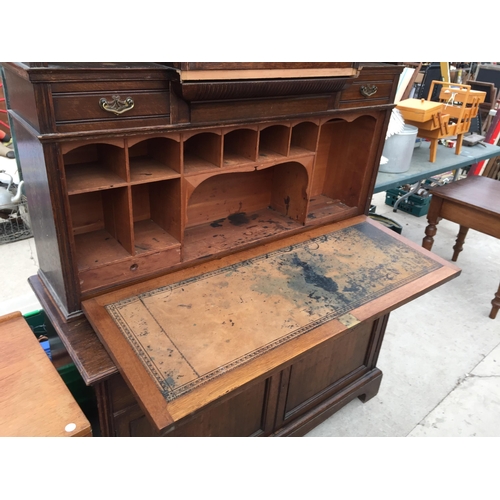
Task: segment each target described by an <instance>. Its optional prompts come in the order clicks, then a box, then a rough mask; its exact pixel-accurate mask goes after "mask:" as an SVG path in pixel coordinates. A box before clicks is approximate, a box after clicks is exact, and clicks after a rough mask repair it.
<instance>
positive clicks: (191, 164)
mask: <svg viewBox="0 0 500 500" xmlns="http://www.w3.org/2000/svg"><path fill="white" fill-rule="evenodd" d="M221 140H222V138H221V136H220V135H219V134H215V133H212V132H203V133H200V134H196V135H194V136H192V137H190V138H189V139H185V140H184V143H183V147H184V173H185V174H196V173H199V172H203V171H206V170H212V169H214V168H220V166H221V156H222V144H221Z"/></svg>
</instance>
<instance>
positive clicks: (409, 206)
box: [385, 189, 432, 217]
mask: <svg viewBox="0 0 500 500" xmlns="http://www.w3.org/2000/svg"><path fill="white" fill-rule="evenodd" d="M405 194H408V193H407V191H405V190H403V189H388V190H387V191H386V193H385V204H386V205H389V206H391V207H393V206H394V205H395V204H396V202H397V201H398V200H399V198H401V196H404V195H405ZM431 198H432V195H429V196H425V197H424V196H419V195H417V194H411V195H410V196H409V197H408V198H407V199H406V200H403V201H402V202H401V203H399V205H398V210H401V211H402V212H406V213H407V214H411V215H414V216H415V217H421V216H422V215H426V214H427V212H428V211H429V205H430V203H431Z"/></svg>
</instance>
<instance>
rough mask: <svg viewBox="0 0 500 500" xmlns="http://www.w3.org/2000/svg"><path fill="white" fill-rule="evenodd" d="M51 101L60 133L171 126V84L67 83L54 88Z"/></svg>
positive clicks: (160, 82) (134, 82) (159, 82)
mask: <svg viewBox="0 0 500 500" xmlns="http://www.w3.org/2000/svg"><path fill="white" fill-rule="evenodd" d="M138 86H139V87H140V88H137V87H138ZM52 98H53V102H54V116H55V120H56V126H57V128H58V130H59V131H61V132H65V131H74V130H87V129H88V130H90V129H96V128H97V129H106V128H110V129H115V128H127V127H137V126H141V125H142V126H146V125H157V124H165V123H170V93H169V90H168V82H163V81H153V82H139V81H131V82H127V81H125V82H120V81H119V82H96V83H92V82H91V83H86V84H85V85H84V86H83V85H82V84H75V83H66V84H59V85H54V86H53V88H52ZM101 103H104V107H107V108H108V110H106V109H103V105H102V104H101ZM113 109H115V112H113V111H112V110H113Z"/></svg>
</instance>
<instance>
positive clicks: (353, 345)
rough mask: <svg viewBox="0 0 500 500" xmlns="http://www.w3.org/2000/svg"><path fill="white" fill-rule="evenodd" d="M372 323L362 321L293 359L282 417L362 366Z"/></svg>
mask: <svg viewBox="0 0 500 500" xmlns="http://www.w3.org/2000/svg"><path fill="white" fill-rule="evenodd" d="M371 331H372V324H371V323H368V324H361V325H358V326H357V327H355V328H353V329H352V330H348V331H347V332H346V334H345V335H343V336H341V337H339V338H337V337H334V338H332V339H331V340H330V341H328V342H327V343H326V345H322V346H320V347H318V348H316V349H314V350H313V351H311V352H310V353H309V354H308V355H307V356H304V357H303V358H302V359H300V360H299V361H297V362H296V363H294V364H293V365H292V367H291V370H290V378H289V383H288V394H287V399H286V405H285V420H286V419H287V418H288V417H289V416H291V415H289V414H290V412H292V413H294V414H295V413H296V411H298V410H299V407H300V406H303V407H304V408H301V410H302V409H304V410H305V409H306V408H308V407H309V406H311V405H312V404H317V403H318V400H319V398H322V399H324V398H326V397H327V396H329V395H331V391H328V388H330V387H331V386H333V385H334V384H335V383H336V382H338V381H339V380H340V379H341V378H343V377H345V376H347V375H349V374H350V373H352V372H354V371H355V370H357V369H359V368H363V367H364V366H365V359H366V356H367V351H368V347H369V343H370V337H371Z"/></svg>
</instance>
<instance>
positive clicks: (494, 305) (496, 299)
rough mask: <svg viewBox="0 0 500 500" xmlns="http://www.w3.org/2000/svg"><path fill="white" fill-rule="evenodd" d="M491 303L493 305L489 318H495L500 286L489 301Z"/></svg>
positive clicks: (499, 298) (499, 300) (499, 304)
mask: <svg viewBox="0 0 500 500" xmlns="http://www.w3.org/2000/svg"><path fill="white" fill-rule="evenodd" d="M491 305H492V306H493V307H492V308H491V312H490V318H491V319H495V318H496V317H497V312H498V309H500V286H499V287H498V291H497V293H496V294H495V297H494V298H493V300H492V301H491Z"/></svg>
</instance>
